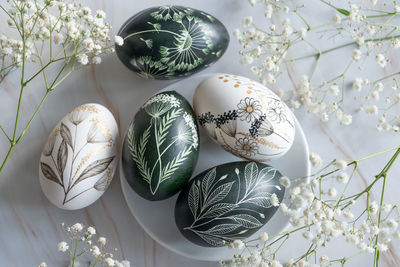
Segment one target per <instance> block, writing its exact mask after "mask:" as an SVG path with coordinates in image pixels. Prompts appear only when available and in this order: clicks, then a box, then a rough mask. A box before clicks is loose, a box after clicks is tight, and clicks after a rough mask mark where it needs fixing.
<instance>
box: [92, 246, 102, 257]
mask: <svg viewBox="0 0 400 267" xmlns="http://www.w3.org/2000/svg"><path fill="white" fill-rule="evenodd" d="M90 252H91V253H92V254H93V256H95V257H97V256H99V255H100V254H101V252H100V249H99V247H98V246H93V247H92V248H91V249H90Z"/></svg>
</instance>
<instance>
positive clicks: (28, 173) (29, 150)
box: [0, 0, 400, 267]
mask: <svg viewBox="0 0 400 267" xmlns="http://www.w3.org/2000/svg"><path fill="white" fill-rule="evenodd" d="M0 1H1V3H5V2H6V1H5V0H0ZM82 2H84V4H85V5H88V6H90V7H91V8H93V9H103V10H105V11H106V13H107V16H108V21H109V22H110V23H111V24H112V25H113V27H114V29H113V31H114V32H117V30H118V29H119V27H120V26H121V25H122V23H123V22H124V21H125V20H126V19H128V18H129V17H130V16H131V15H133V14H135V13H136V12H138V11H140V10H142V9H144V8H147V7H150V6H155V5H161V4H171V3H174V4H181V5H188V6H192V7H194V8H199V9H202V10H204V11H207V12H209V13H211V14H213V15H215V16H216V17H218V18H219V19H220V20H221V21H222V22H223V23H224V24H225V25H226V26H227V28H228V30H229V32H230V33H232V31H233V30H234V29H235V28H237V27H239V26H240V24H241V18H242V17H243V16H245V15H249V14H252V13H253V14H255V13H257V15H256V14H255V16H256V17H257V16H258V17H257V18H256V20H259V21H260V22H261V21H262V20H261V17H262V13H263V12H262V10H259V9H252V8H251V7H250V6H249V4H248V3H247V1H245V0H219V1H215V0H202V1H193V0H175V1H168V0H151V1H148V0H132V1H126V0H113V1H105V0H93V1H82ZM310 12H311V11H310ZM332 15H333V13H332V10H330V9H323V8H318V12H316V14H315V16H314V17H313V18H314V20H315V21H317V20H318V18H322V17H324V16H332ZM0 21H1V22H3V21H4V16H3V15H1V16H0ZM1 25H4V24H1ZM2 27H4V26H2ZM6 30H7V29H5V28H4V31H6ZM1 31H3V28H2V29H1ZM238 50H239V45H238V44H237V42H236V40H235V39H234V38H233V37H232V41H231V44H230V47H229V49H228V51H227V53H226V54H225V55H224V57H223V58H222V59H221V60H220V61H219V62H218V64H215V65H214V66H212V67H211V68H209V69H207V70H206V72H226V73H234V74H240V75H244V76H246V75H247V76H250V77H253V76H252V75H251V73H250V71H249V70H248V68H247V67H245V66H242V65H240V64H239V58H238ZM349 51H350V52H349ZM341 53H342V52H341ZM343 53H347V54H350V53H351V50H347V52H346V51H345V50H344V51H343ZM324 64H325V65H324V66H326V68H325V69H324V68H319V69H318V70H317V72H316V75H318V76H319V77H321V78H324V77H325V75H327V71H330V69H335V68H334V67H332V66H335V65H333V64H339V63H338V62H337V60H336V59H335V57H333V58H332V57H331V58H330V59H327V61H326V62H325V63H324ZM391 64H393V66H396V64H397V61H396V59H395V58H393V60H392V63H391ZM328 66H330V67H329V68H330V69H328ZM357 71H358V70H352V72H353V73H354V76H357V75H359V73H357ZM377 73H378V74H381V75H382V74H384V73H383V71H382V70H371V75H376V74H377ZM292 76H293V77H296V78H297V79H298V70H296V68H294V69H293V75H292ZM363 76H364V77H366V76H368V74H367V73H365V72H364V73H363ZM294 81H295V79H293V80H290V79H287V80H285V81H283V82H282V83H280V84H279V87H281V88H292V87H293V86H294ZM170 83H171V82H166V81H149V80H144V79H142V78H140V77H139V76H137V75H135V74H133V73H132V72H131V71H129V70H128V69H127V68H126V67H124V66H123V65H122V63H121V62H119V60H118V59H117V57H116V55H110V56H107V57H105V58H103V63H102V64H101V65H97V66H89V67H87V68H84V69H83V70H82V71H79V72H75V73H74V74H73V75H72V76H71V77H70V78H69V79H68V80H66V81H65V82H64V83H63V84H62V85H61V86H60V87H59V88H57V90H55V91H54V93H52V94H51V96H50V97H49V99H48V100H47V102H46V103H45V104H44V106H43V108H42V110H41V111H40V113H39V115H38V116H37V118H36V119H35V121H34V123H33V125H32V127H31V128H30V130H29V132H28V133H27V134H26V135H25V137H24V139H23V141H22V142H21V144H20V145H19V146H18V147H17V148H16V149H15V151H14V152H13V154H12V156H11V159H10V161H9V162H8V165H7V167H6V169H5V171H4V172H3V173H2V174H1V177H0V262H1V264H0V265H2V266H35V265H37V264H39V263H40V262H41V261H46V262H47V263H48V264H49V265H50V266H65V265H66V264H65V263H66V261H65V260H66V259H65V257H64V256H63V255H61V254H60V253H59V252H57V247H56V246H57V243H58V242H59V241H61V240H62V239H63V238H64V235H63V233H62V230H61V228H60V227H59V223H61V222H65V223H66V224H72V223H75V222H77V221H79V222H82V223H84V224H85V225H94V226H95V227H96V228H97V229H98V232H99V233H100V234H101V235H103V236H106V237H107V238H108V245H109V247H111V248H113V247H117V248H119V250H118V251H117V252H115V253H114V254H115V256H116V258H126V259H128V260H130V261H131V266H134V267H136V266H138V267H142V266H144V267H155V266H157V267H180V266H183V267H185V266H191V267H200V266H217V263H214V262H200V261H192V260H190V259H187V258H184V257H182V256H179V255H177V254H174V253H172V252H170V251H168V250H167V249H165V248H163V247H162V246H160V245H158V244H157V243H156V242H155V241H153V240H152V239H151V238H150V237H149V236H148V235H147V234H146V233H145V232H144V231H143V230H142V229H141V227H140V226H139V224H138V223H137V222H136V221H135V219H134V218H133V217H132V216H131V214H130V213H129V210H128V207H127V205H126V203H125V200H124V198H123V195H122V192H121V187H120V181H119V179H118V178H119V177H115V178H114V181H113V182H112V184H111V187H110V188H109V189H108V191H107V192H106V193H105V194H104V196H103V197H102V198H101V199H100V200H98V201H97V202H95V203H94V204H93V205H91V206H90V207H88V208H85V209H82V210H79V211H72V212H71V211H63V210H60V209H58V208H56V207H55V206H53V205H52V204H50V203H49V202H48V200H47V199H46V198H45V196H44V195H43V194H42V192H41V190H40V185H39V181H38V158H39V155H40V152H41V150H42V147H43V145H44V143H45V142H46V138H47V136H48V134H49V133H50V131H51V130H52V129H53V127H54V125H55V124H56V123H57V122H58V121H59V119H60V118H62V117H63V116H64V114H66V113H67V112H69V111H70V110H71V109H72V108H74V107H75V106H78V105H81V104H84V103H88V102H96V103H100V104H103V105H105V106H107V107H108V108H109V109H110V110H111V111H112V112H113V113H114V115H115V117H116V119H117V121H118V123H119V126H120V130H121V132H124V131H125V130H126V128H127V126H128V124H129V121H130V119H131V118H132V116H133V114H132V112H133V110H135V109H136V108H134V107H137V106H138V105H140V104H141V103H143V102H144V101H145V100H146V99H147V98H148V97H149V96H151V95H152V94H154V93H156V92H157V91H158V90H160V89H162V88H163V87H165V86H167V85H168V84H170ZM18 93H19V90H18V79H17V76H16V75H11V76H9V78H8V79H7V80H5V81H4V82H3V83H2V84H0V122H1V124H2V125H3V126H4V127H5V128H6V129H8V130H11V128H12V126H13V121H14V110H15V106H16V102H17V98H18ZM42 94H43V88H42V85H41V81H39V80H38V81H35V82H33V83H32V84H31V86H30V87H29V88H28V89H27V90H26V91H25V94H24V104H23V107H22V121H25V122H26V120H27V119H28V117H29V114H31V113H32V112H33V110H34V109H35V107H36V105H37V104H38V102H39V101H40V99H41V96H42ZM296 115H297V117H298V119H299V121H300V122H301V124H302V126H303V128H304V131H305V133H306V136H307V138H308V141H309V144H310V149H311V151H315V152H318V153H320V154H321V155H322V157H323V158H324V159H327V160H330V159H332V158H334V157H339V158H359V157H362V156H364V155H368V154H371V153H373V152H377V151H381V150H384V149H386V148H390V147H394V146H396V145H399V144H398V141H399V138H398V135H396V134H393V133H378V132H376V131H375V130H374V125H375V121H373V120H369V119H368V117H365V116H363V115H359V116H357V117H356V118H355V119H354V124H353V125H352V126H351V127H338V126H337V124H336V123H328V124H323V123H321V122H320V121H319V119H318V118H316V117H313V116H310V115H308V114H305V112H304V111H299V112H297V113H296ZM364 129H367V130H364ZM7 146H8V143H7V140H6V139H4V138H2V137H1V138H0V152H1V155H4V151H5V150H6V149H7ZM389 156H390V155H389V154H388V155H384V156H382V157H379V158H377V159H374V160H372V161H369V162H368V163H365V164H364V163H363V164H361V166H360V169H359V171H358V172H357V176H356V180H355V181H356V182H355V183H354V184H353V187H355V189H357V188H358V189H361V188H363V187H364V186H365V185H366V184H367V183H368V182H370V181H371V180H372V179H373V175H374V174H376V173H377V172H378V171H379V169H381V168H382V167H383V165H384V164H385V163H386V161H387V160H388V157H389ZM399 165H400V164H396V165H395V166H394V167H393V168H392V170H391V176H390V180H389V182H390V186H389V187H388V188H387V193H386V200H387V201H388V202H391V203H396V202H397V201H398V200H399V197H398V192H397V191H398V188H399V186H400V179H396V178H398V176H399V175H400V168H399ZM398 245H399V244H398V243H396V242H394V243H393V245H391V246H390V251H389V252H388V253H385V254H383V255H382V257H381V262H382V266H400V260H399V258H398V256H397V252H398ZM303 247H304V246H302V241H301V238H300V237H299V238H298V239H296V241H295V242H292V243H291V244H289V245H288V246H287V247H286V248H285V249H284V250H283V253H282V258H283V259H285V258H286V259H288V258H289V257H291V256H293V255H296V252H301V251H302V248H303ZM333 248H334V252H333V253H334V254H337V255H338V256H343V255H347V254H348V251H349V249H350V250H351V247H350V246H349V245H347V244H346V243H345V242H344V241H343V240H340V239H339V240H338V241H337V242H336V241H335V243H334V244H333ZM349 266H371V255H363V256H359V257H357V258H354V259H353V260H352V261H351V262H349Z"/></svg>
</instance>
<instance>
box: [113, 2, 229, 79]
mask: <svg viewBox="0 0 400 267" xmlns="http://www.w3.org/2000/svg"><path fill="white" fill-rule="evenodd" d="M118 35H119V36H120V37H122V38H123V40H124V42H123V44H122V45H118V44H116V47H115V49H116V53H117V55H118V57H119V59H120V60H121V61H122V63H124V64H125V66H127V67H128V68H129V69H131V70H133V71H135V72H137V73H138V74H139V75H140V76H142V77H145V78H148V79H161V80H166V79H178V78H184V77H187V76H189V75H191V74H194V73H196V72H199V71H201V70H203V69H204V68H207V67H208V66H210V65H211V64H213V63H214V62H216V61H217V60H218V59H219V58H220V57H221V56H222V55H223V54H224V53H225V51H226V49H227V47H228V44H229V34H228V31H227V30H226V28H225V26H224V25H223V24H222V23H221V22H220V21H219V20H218V19H216V18H215V17H213V16H212V15H209V14H207V13H205V12H203V11H200V10H196V9H194V8H189V7H183V6H159V7H152V8H149V9H146V10H143V11H141V12H140V13H138V14H136V15H134V16H133V17H131V18H130V19H129V20H128V21H126V22H125V23H124V25H122V27H121V29H120V30H119V33H118Z"/></svg>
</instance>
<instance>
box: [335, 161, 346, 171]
mask: <svg viewBox="0 0 400 267" xmlns="http://www.w3.org/2000/svg"><path fill="white" fill-rule="evenodd" d="M335 165H336V167H337V168H338V169H339V170H345V169H346V168H347V162H346V161H345V160H342V159H340V160H336V162H335Z"/></svg>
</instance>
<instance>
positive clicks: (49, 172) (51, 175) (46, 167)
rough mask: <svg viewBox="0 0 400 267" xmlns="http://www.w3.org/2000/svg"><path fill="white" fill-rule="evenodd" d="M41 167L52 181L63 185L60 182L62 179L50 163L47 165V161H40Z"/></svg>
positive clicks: (45, 175)
mask: <svg viewBox="0 0 400 267" xmlns="http://www.w3.org/2000/svg"><path fill="white" fill-rule="evenodd" d="M40 169H41V170H42V173H43V175H44V177H46V178H47V179H49V180H50V181H53V182H55V183H57V184H59V185H61V186H62V184H61V183H60V181H59V180H58V178H57V175H56V174H55V172H54V171H53V169H52V168H51V167H50V166H49V165H47V164H46V163H43V162H40Z"/></svg>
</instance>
